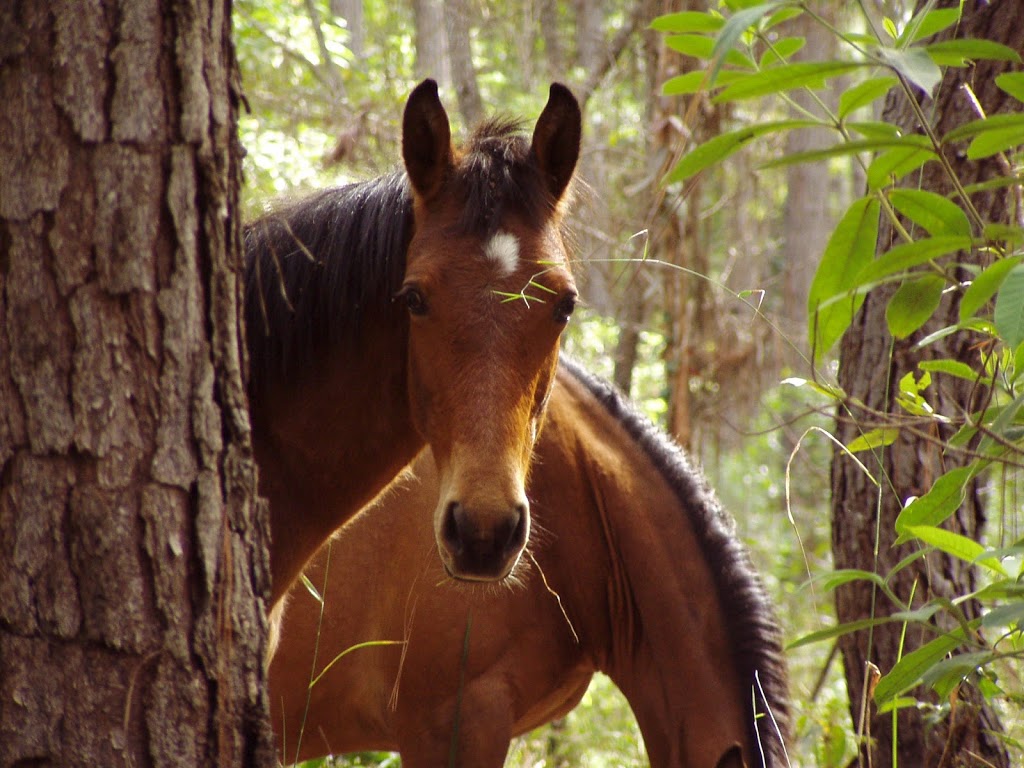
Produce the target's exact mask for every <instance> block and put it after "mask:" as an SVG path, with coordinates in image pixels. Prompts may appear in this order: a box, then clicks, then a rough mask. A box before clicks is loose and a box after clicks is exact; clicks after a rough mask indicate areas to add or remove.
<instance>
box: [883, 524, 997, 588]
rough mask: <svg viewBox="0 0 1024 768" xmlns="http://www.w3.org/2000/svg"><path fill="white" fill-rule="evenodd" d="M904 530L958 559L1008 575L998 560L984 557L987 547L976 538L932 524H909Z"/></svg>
mask: <svg viewBox="0 0 1024 768" xmlns="http://www.w3.org/2000/svg"><path fill="white" fill-rule="evenodd" d="M903 530H904V532H905V533H906V534H908V535H910V536H913V537H914V538H917V539H920V540H921V541H923V542H924V543H925V544H931V545H932V546H933V547H935V548H936V549H938V550H940V551H942V552H945V553H946V554H947V555H950V556H952V557H955V558H957V559H958V560H963V561H964V562H967V563H971V564H972V565H973V564H977V565H982V566H984V567H985V568H987V569H988V570H990V571H992V572H994V573H996V574H998V575H1000V576H1007V575H1008V574H1007V573H1006V571H1005V569H1004V568H1003V566H1002V564H1001V563H1000V562H999V561H998V560H995V559H993V558H990V557H989V558H986V557H982V555H983V554H984V552H985V548H984V547H983V546H982V545H981V544H979V543H978V542H976V541H975V540H974V539H969V538H967V537H966V536H963V535H961V534H959V533H955V532H953V531H947V530H946V529H945V528H938V527H936V526H932V525H908V526H906V527H905V528H904V529H903Z"/></svg>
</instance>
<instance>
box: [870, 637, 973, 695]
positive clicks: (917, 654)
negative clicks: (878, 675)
mask: <svg viewBox="0 0 1024 768" xmlns="http://www.w3.org/2000/svg"><path fill="white" fill-rule="evenodd" d="M962 642H963V630H960V629H956V630H954V631H952V632H949V633H947V634H945V635H940V636H939V637H937V638H935V639H934V640H932V641H931V642H928V643H925V644H924V645H922V646H921V647H920V648H918V649H916V650H914V651H911V652H910V653H908V654H907V655H906V656H904V657H903V658H902V659H900V660H899V661H898V662H896V666H894V667H893V668H892V669H891V670H889V674H887V675H885V676H883V677H882V679H881V680H879V681H878V685H877V686H875V702H876V703H877V704H882V703H883V702H886V701H888V700H889V699H893V698H895V697H897V696H899V695H900V694H901V693H903V692H904V691H907V690H909V689H911V688H913V687H914V686H915V685H917V684H918V682H920V680H921V676H922V675H923V674H924V673H925V672H926V671H927V670H928V669H930V668H931V667H932V666H933V665H934V664H935V663H936V662H938V661H940V660H941V659H943V658H945V657H946V654H948V653H950V652H951V651H953V650H954V649H955V648H956V647H957V646H959V645H960V644H961V643H962Z"/></svg>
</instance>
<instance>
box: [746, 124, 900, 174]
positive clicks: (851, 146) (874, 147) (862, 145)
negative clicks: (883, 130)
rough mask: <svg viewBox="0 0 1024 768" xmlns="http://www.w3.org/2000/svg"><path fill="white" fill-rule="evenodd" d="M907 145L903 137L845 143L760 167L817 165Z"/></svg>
mask: <svg viewBox="0 0 1024 768" xmlns="http://www.w3.org/2000/svg"><path fill="white" fill-rule="evenodd" d="M814 127H826V126H824V124H822V123H818V124H815V125H814ZM905 143H906V142H905V141H904V140H903V138H902V137H893V138H889V137H885V138H872V139H863V140H860V139H859V140H857V141H844V142H842V143H839V144H834V145H832V146H831V147H824V148H822V149H811V150H808V151H806V152H792V153H790V154H787V155H783V156H782V157H778V158H775V159H774V160H769V161H768V162H766V163H763V164H761V165H760V166H758V167H759V168H779V167H783V166H787V165H794V164H796V163H815V162H818V161H819V160H827V159H829V158H832V157H842V156H844V155H853V154H857V153H859V152H876V151H878V150H879V149H882V148H883V147H899V146H903V145H904V144H905Z"/></svg>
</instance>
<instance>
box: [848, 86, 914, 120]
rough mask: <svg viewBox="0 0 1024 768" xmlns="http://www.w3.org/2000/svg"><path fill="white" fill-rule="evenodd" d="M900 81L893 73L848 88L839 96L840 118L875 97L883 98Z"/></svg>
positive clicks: (865, 104)
mask: <svg viewBox="0 0 1024 768" xmlns="http://www.w3.org/2000/svg"><path fill="white" fill-rule="evenodd" d="M898 82H899V81H898V80H897V79H896V78H895V77H893V76H892V75H884V76H882V77H872V78H869V79H867V80H864V81H863V82H861V83H857V85H855V86H853V87H852V88H847V89H846V90H845V91H843V93H842V95H841V96H840V97H839V111H838V113H837V114H838V116H839V119H840V120H842V119H844V118H845V117H846V116H847V115H849V114H850V113H851V112H853V111H855V110H857V109H860V108H861V107H864V106H867V105H868V104H870V103H871V102H873V101H874V100H875V99H878V98H881V97H882V96H884V95H885V94H887V93H888V92H889V89H890V88H893V87H894V86H895V85H896V84H897V83H898Z"/></svg>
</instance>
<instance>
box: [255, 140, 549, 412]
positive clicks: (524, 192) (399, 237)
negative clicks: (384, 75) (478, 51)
mask: <svg viewBox="0 0 1024 768" xmlns="http://www.w3.org/2000/svg"><path fill="white" fill-rule="evenodd" d="M522 128H523V125H522V123H520V122H518V121H513V120H491V121H489V122H486V123H484V124H482V125H481V126H480V127H479V128H478V129H477V130H476V131H475V132H474V134H473V136H472V138H471V139H470V141H469V142H468V144H467V146H466V147H465V148H464V149H463V151H462V152H461V153H459V154H458V155H457V158H458V162H457V165H456V167H455V169H454V172H453V173H452V174H451V176H450V178H449V179H448V181H447V182H446V184H445V186H444V188H443V190H442V195H448V196H451V198H452V200H453V201H454V204H455V205H457V206H459V207H460V210H461V213H460V215H459V219H458V223H457V225H456V226H455V231H453V235H465V234H468V235H472V236H476V237H480V238H481V239H485V238H488V237H490V236H491V235H493V234H494V233H495V232H496V231H497V230H498V228H499V227H500V226H501V224H502V221H503V220H505V218H506V217H507V216H509V215H517V216H522V217H523V218H524V220H526V221H533V222H540V221H545V220H547V219H548V218H549V217H550V216H551V215H552V213H553V211H554V208H555V205H556V201H555V200H554V199H553V198H552V196H551V193H550V191H549V189H548V186H547V183H546V180H545V179H543V178H542V174H541V172H540V170H539V169H538V168H537V165H536V162H535V161H534V158H533V154H532V153H531V152H530V140H529V138H528V136H526V135H525V134H524V133H522ZM412 230H413V216H412V191H411V189H410V185H409V182H408V179H407V178H406V176H405V174H404V173H401V172H398V173H393V174H391V175H388V176H381V177H380V178H377V179H374V180H372V181H366V182H362V183H358V184H351V185H348V186H344V187H335V188H331V189H326V190H322V191H320V192H316V193H314V194H312V195H310V196H309V197H306V198H303V199H301V200H298V201H295V202H293V203H290V204H287V205H284V206H282V207H280V208H278V209H276V210H273V211H271V212H270V213H267V214H265V215H263V216H261V217H260V218H258V219H257V220H255V221H253V222H252V223H250V224H248V225H247V226H246V228H245V240H244V242H245V270H246V275H245V320H246V326H247V338H248V345H249V361H250V370H251V384H250V394H252V395H257V394H258V393H259V392H260V390H261V388H262V387H263V386H264V385H265V383H266V380H267V379H268V377H274V376H279V377H286V376H288V374H289V372H291V371H294V370H295V369H296V368H297V367H299V366H304V365H308V364H309V363H310V362H311V361H312V360H314V359H315V358H316V356H317V355H318V354H319V353H321V352H322V351H323V350H324V349H325V348H326V347H328V346H329V345H335V344H338V343H344V342H346V341H352V340H353V339H357V338H358V337H359V334H360V332H361V330H362V329H363V327H365V323H367V322H372V321H374V320H379V319H380V318H381V317H382V316H383V313H384V312H387V311H388V309H389V307H390V304H391V297H392V296H393V295H394V293H395V292H396V291H397V290H398V289H399V288H400V282H401V280H402V276H403V274H404V272H405V254H406V250H407V248H408V246H409V241H410V239H411V237H412Z"/></svg>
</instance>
